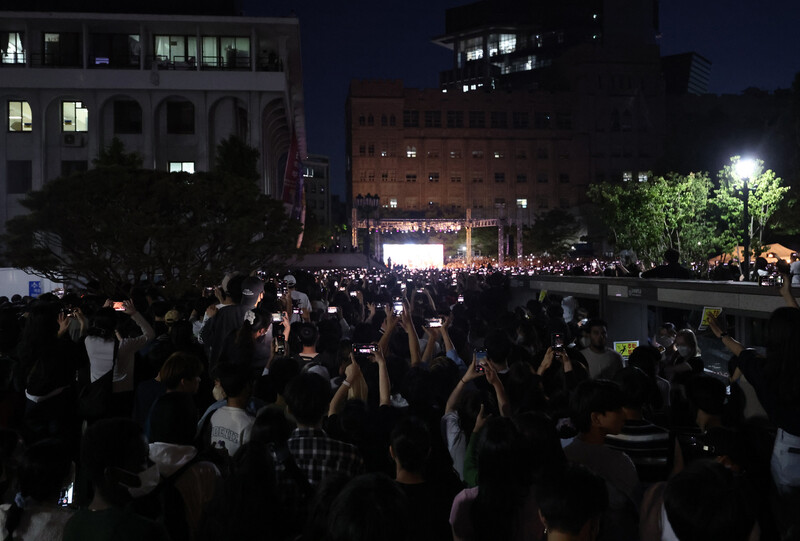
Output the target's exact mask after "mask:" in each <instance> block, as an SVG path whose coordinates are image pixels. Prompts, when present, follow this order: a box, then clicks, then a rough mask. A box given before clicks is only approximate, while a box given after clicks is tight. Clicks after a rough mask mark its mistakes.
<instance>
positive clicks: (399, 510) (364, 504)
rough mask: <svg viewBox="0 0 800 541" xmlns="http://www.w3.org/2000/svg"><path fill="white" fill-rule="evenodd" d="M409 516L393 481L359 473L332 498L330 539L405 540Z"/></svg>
mask: <svg viewBox="0 0 800 541" xmlns="http://www.w3.org/2000/svg"><path fill="white" fill-rule="evenodd" d="M315 377H318V376H315ZM409 518H411V517H409V516H408V500H407V499H406V495H405V494H404V493H403V491H402V490H400V488H399V487H398V486H397V485H396V484H395V483H394V481H392V480H391V479H389V478H388V477H387V476H386V475H383V474H380V473H368V474H365V475H359V476H358V477H356V478H354V479H353V480H352V481H350V482H349V483H348V484H347V485H346V486H345V487H344V489H343V490H342V492H341V493H339V495H338V496H337V497H336V499H335V500H333V504H332V505H331V509H330V513H329V514H328V540H329V541H374V540H376V539H380V540H382V541H405V540H406V539H407V538H408V531H409V522H408V521H409Z"/></svg>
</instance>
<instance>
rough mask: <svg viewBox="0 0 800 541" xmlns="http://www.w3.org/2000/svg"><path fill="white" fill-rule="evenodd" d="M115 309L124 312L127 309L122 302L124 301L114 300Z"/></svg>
mask: <svg viewBox="0 0 800 541" xmlns="http://www.w3.org/2000/svg"><path fill="white" fill-rule="evenodd" d="M114 310H116V311H117V312H124V311H125V305H124V304H122V301H120V302H116V301H114Z"/></svg>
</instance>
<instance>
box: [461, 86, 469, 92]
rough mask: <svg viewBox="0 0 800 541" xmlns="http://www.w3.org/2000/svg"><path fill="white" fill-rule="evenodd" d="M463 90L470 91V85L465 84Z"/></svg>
mask: <svg viewBox="0 0 800 541" xmlns="http://www.w3.org/2000/svg"><path fill="white" fill-rule="evenodd" d="M461 91H462V92H469V85H464V86H462V87H461Z"/></svg>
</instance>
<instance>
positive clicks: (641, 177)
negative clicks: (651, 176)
mask: <svg viewBox="0 0 800 541" xmlns="http://www.w3.org/2000/svg"><path fill="white" fill-rule="evenodd" d="M639 182H647V173H639Z"/></svg>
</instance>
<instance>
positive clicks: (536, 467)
mask: <svg viewBox="0 0 800 541" xmlns="http://www.w3.org/2000/svg"><path fill="white" fill-rule="evenodd" d="M513 421H514V425H515V426H516V427H517V430H518V431H519V435H520V440H521V442H522V447H523V453H524V456H525V460H527V461H528V462H529V463H530V464H531V476H532V477H531V480H532V481H533V483H534V484H537V485H538V484H541V483H542V482H543V481H544V480H545V479H550V478H553V477H554V476H557V475H560V474H561V473H562V472H563V470H564V468H565V467H566V466H567V457H566V455H565V454H564V449H563V447H561V439H560V438H559V437H558V432H557V431H556V424H555V422H553V419H551V418H550V417H549V416H548V415H547V414H545V413H542V412H538V411H529V412H525V413H521V414H520V415H517V416H515V417H514V418H513Z"/></svg>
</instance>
